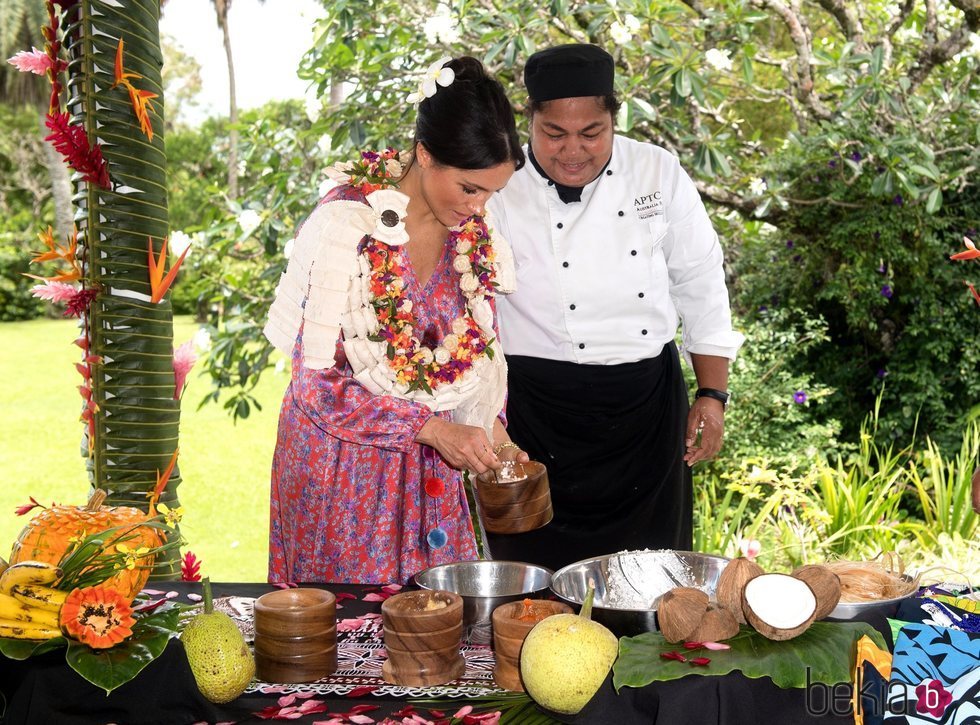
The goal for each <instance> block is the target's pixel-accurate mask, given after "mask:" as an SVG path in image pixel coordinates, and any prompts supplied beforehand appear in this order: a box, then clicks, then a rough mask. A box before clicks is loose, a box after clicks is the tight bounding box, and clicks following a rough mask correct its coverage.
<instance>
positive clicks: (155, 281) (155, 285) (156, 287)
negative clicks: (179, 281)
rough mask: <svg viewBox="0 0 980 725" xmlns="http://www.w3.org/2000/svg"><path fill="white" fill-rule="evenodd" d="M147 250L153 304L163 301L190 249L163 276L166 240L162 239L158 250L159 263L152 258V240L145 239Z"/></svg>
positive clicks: (165, 261) (165, 263)
mask: <svg viewBox="0 0 980 725" xmlns="http://www.w3.org/2000/svg"><path fill="white" fill-rule="evenodd" d="M147 248H148V250H149V266H150V293H151V294H150V302H152V303H153V304H156V303H158V302H159V301H160V300H162V299H163V296H164V295H165V294H167V290H168V289H170V285H172V284H173V283H174V279H175V278H176V277H177V270H178V269H180V265H181V263H182V262H183V261H184V257H185V256H187V252H188V251H189V250H190V247H188V248H187V249H185V250H184V253H183V254H181V255H180V256H179V257H178V258H177V261H176V262H174V263H173V266H171V267H170V271H169V272H167V274H166V275H164V273H163V270H164V268H166V266H167V239H166V238H164V240H163V246H162V247H161V248H160V259H159V261H158V260H157V259H156V257H154V256H153V239H152V238H150V237H147Z"/></svg>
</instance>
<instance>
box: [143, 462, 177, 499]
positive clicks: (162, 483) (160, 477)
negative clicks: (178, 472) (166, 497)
mask: <svg viewBox="0 0 980 725" xmlns="http://www.w3.org/2000/svg"><path fill="white" fill-rule="evenodd" d="M178 455H180V448H174V452H173V455H171V456H170V461H169V462H168V463H167V467H166V468H165V469H163V473H160V469H157V485H156V488H154V489H153V490H152V491H150V492H149V493H148V494H146V495H147V497H148V498H149V499H150V508H151V509H154V508H156V505H157V501H159V500H160V494H162V493H163V489H165V488H166V487H167V482H168V481H169V480H170V476H171V474H172V473H173V472H174V466H176V465H177V456H178Z"/></svg>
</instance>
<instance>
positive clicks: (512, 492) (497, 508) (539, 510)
mask: <svg viewBox="0 0 980 725" xmlns="http://www.w3.org/2000/svg"><path fill="white" fill-rule="evenodd" d="M522 465H523V467H524V472H525V473H526V474H527V477H526V478H524V479H521V480H519V481H512V482H506V483H497V481H496V480H495V478H494V474H493V471H488V472H486V473H481V474H480V475H479V476H477V477H476V502H477V508H478V509H479V512H480V518H481V520H482V521H483V527H484V528H485V529H486V530H487V531H489V532H490V533H493V534H520V533H524V532H527V531H534V530H535V529H539V528H541V527H542V526H544V525H545V524H547V523H548V522H550V521H551V518H552V513H551V489H550V488H549V486H548V471H547V469H545V467H544V465H542V464H541V463H538V462H537V461H529V462H528V463H524V464H522Z"/></svg>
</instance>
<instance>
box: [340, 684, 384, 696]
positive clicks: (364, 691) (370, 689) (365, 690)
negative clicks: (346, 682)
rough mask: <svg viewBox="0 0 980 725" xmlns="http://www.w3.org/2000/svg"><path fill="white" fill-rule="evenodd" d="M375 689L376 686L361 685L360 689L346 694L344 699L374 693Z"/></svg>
mask: <svg viewBox="0 0 980 725" xmlns="http://www.w3.org/2000/svg"><path fill="white" fill-rule="evenodd" d="M377 689H378V686H377V685H361V686H360V687H355V688H354V689H353V690H351V691H350V692H348V693H347V694H346V695H345V697H360V696H361V695H367V694H368V693H370V692H374V691H375V690H377Z"/></svg>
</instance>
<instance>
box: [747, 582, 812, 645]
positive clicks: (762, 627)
mask: <svg viewBox="0 0 980 725" xmlns="http://www.w3.org/2000/svg"><path fill="white" fill-rule="evenodd" d="M765 576H766V577H784V578H786V579H789V580H791V581H792V580H794V579H795V580H796V581H799V582H802V583H803V585H804V586H806V587H807V589H810V585H809V584H807V583H806V582H805V581H803V580H802V579H796V577H791V576H790V575H789V574H766V575H765ZM810 592H811V593H812V592H813V590H812V589H810ZM816 599H817V597H816V595H815V594H814V595H813V600H814V607H813V611H812V612H810V616H808V617H807V618H806V619H804V620H803V621H802V622H800V624H798V625H796V626H794V627H777V626H775V625H772V624H770V623H769V622H766V621H765V620H764V619H762V617H760V616H759V615H758V614H756V612H755V611H754V610H753V609H752V606H751V605H750V604H749V601H748V598H747V597H746V596H745V590H744V589H743V590H742V612H743V613H744V614H745V619H746V620H747V622H748V624H749V626H751V627H752V628H753V629H754V630H755V631H756V632H758V633H759V634H761V635H762V636H763V637H765V638H766V639H771V640H775V641H777V642H782V641H784V640H787V639H793V638H794V637H798V636H799V635H801V634H803V633H804V632H805V631H806V630H807V629H809V628H810V625H811V624H813V621H814V619H815V615H816V612H817V607H816ZM781 600H782V598H781V597H780V598H779V599H778V600H777V601H781Z"/></svg>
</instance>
